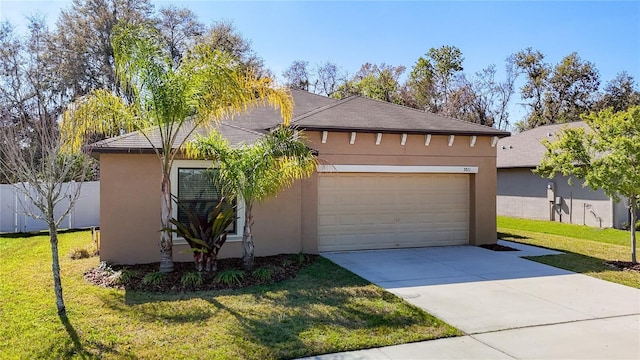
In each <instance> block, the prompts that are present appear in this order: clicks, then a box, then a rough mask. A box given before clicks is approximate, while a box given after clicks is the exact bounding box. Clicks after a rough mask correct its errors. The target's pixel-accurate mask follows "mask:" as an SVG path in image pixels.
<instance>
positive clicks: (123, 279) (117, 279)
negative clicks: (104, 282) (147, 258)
mask: <svg viewBox="0 0 640 360" xmlns="http://www.w3.org/2000/svg"><path fill="white" fill-rule="evenodd" d="M136 276H138V272H137V271H135V270H127V269H123V270H119V271H116V272H114V273H113V274H112V275H111V276H109V280H111V282H112V283H114V284H119V285H126V284H128V283H130V282H131V280H133V279H134V278H135V277H136Z"/></svg>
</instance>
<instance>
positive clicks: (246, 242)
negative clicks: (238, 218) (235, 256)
mask: <svg viewBox="0 0 640 360" xmlns="http://www.w3.org/2000/svg"><path fill="white" fill-rule="evenodd" d="M252 210H253V204H251V203H247V204H246V205H245V209H244V229H243V233H242V248H243V249H244V255H243V256H242V265H243V267H244V269H245V270H247V271H250V270H253V249H254V247H253V234H252V233H251V227H252V226H253V213H252Z"/></svg>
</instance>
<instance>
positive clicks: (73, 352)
mask: <svg viewBox="0 0 640 360" xmlns="http://www.w3.org/2000/svg"><path fill="white" fill-rule="evenodd" d="M59 319H60V322H61V323H62V325H63V326H64V329H65V331H66V332H67V334H68V335H69V339H70V340H71V343H70V344H69V347H68V348H66V349H65V353H64V354H59V355H61V356H62V357H64V358H70V357H79V358H80V359H101V358H102V357H103V356H104V355H105V354H107V353H108V354H111V355H116V356H117V357H118V358H119V359H137V357H135V356H133V355H131V354H121V353H119V352H118V351H116V350H115V349H113V348H112V347H110V346H106V345H104V344H101V343H97V342H89V343H88V344H89V345H90V346H92V347H94V348H95V349H96V350H97V351H96V352H97V353H94V352H93V351H89V350H87V349H85V347H84V346H83V345H82V341H81V340H80V336H78V332H77V331H76V329H75V328H74V327H73V325H72V324H71V321H70V320H69V318H68V317H62V316H59ZM53 348H55V349H56V350H57V349H58V344H56V345H54V347H53ZM53 348H52V349H51V350H50V351H48V352H47V353H48V354H49V355H55V354H54V349H53Z"/></svg>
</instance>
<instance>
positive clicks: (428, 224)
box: [318, 173, 469, 251]
mask: <svg viewBox="0 0 640 360" xmlns="http://www.w3.org/2000/svg"><path fill="white" fill-rule="evenodd" d="M468 238H469V175H466V174H393V173H391V174H370V173H359V174H349V173H340V174H321V175H320V176H319V178H318V251H341V250H361V249H389V248H402V247H420V246H441V245H460V244H468V243H469V240H468Z"/></svg>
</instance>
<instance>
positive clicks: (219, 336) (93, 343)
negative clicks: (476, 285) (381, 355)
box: [0, 232, 461, 359]
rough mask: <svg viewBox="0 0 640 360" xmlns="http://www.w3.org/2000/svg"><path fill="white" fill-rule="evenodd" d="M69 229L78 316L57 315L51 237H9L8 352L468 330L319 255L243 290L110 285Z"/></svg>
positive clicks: (245, 352)
mask: <svg viewBox="0 0 640 360" xmlns="http://www.w3.org/2000/svg"><path fill="white" fill-rule="evenodd" d="M90 238H91V236H90V234H89V233H88V232H70V233H64V234H61V235H60V254H61V265H62V284H63V289H64V295H65V301H66V305H67V313H68V315H69V320H70V321H69V323H66V324H63V323H62V322H61V321H60V319H59V318H58V317H57V315H56V309H55V305H54V295H53V290H52V285H51V283H52V280H51V262H50V253H49V243H48V237H47V236H24V237H7V236H4V235H3V237H2V238H0V323H1V324H2V326H1V327H0V354H2V356H1V357H2V358H3V359H26V358H31V359H34V358H73V357H75V358H113V359H123V358H124V359H127V358H130V359H136V358H144V359H149V358H151V359H154V358H168V359H173V358H205V359H231V358H233V359H243V358H244V359H246V358H252V359H254V358H257V359H279V358H295V357H302V356H310V355H315V354H323V353H332V352H339V351H347V350H356V349H362V348H370V347H378V346H386V345H393V344H401V343H406V342H412V341H421V340H428V339H434V338H439V337H448V336H456V335H460V334H461V333H460V332H459V331H458V330H456V329H454V328H452V327H451V326H449V325H447V324H445V323H443V322H442V321H440V320H438V319H436V318H434V317H433V316H431V315H429V314H427V313H425V312H424V311H422V310H420V309H418V308H416V307H414V306H412V305H410V304H408V303H406V302H405V301H403V300H401V299H399V298H398V297H396V296H394V295H392V294H390V293H388V292H385V291H384V290H382V289H381V288H379V287H377V286H375V285H372V284H370V283H368V282H367V281H365V280H363V279H362V278H360V277H358V276H356V275H354V274H352V273H350V272H348V271H346V270H344V269H342V268H341V267H339V266H337V265H335V264H333V263H332V262H330V261H328V260H326V259H323V258H320V259H319V260H317V261H316V262H314V263H312V264H311V265H309V266H308V267H306V268H305V269H303V270H302V271H301V272H300V273H299V274H298V276H297V277H296V278H294V279H291V280H287V281H284V282H281V283H277V284H273V285H264V286H254V287H249V288H244V289H240V290H233V291H232V290H224V291H199V292H181V293H152V292H139V291H125V290H117V289H108V288H102V287H98V286H95V285H92V284H90V283H89V282H87V281H86V280H85V279H84V277H83V274H84V272H86V271H87V270H88V269H90V268H93V267H96V266H97V265H98V259H97V258H95V257H94V258H89V259H81V260H71V259H70V258H69V257H68V256H67V254H69V253H70V251H71V250H72V249H74V248H79V247H84V246H86V245H87V244H88V243H89V242H90V241H91V240H90Z"/></svg>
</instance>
